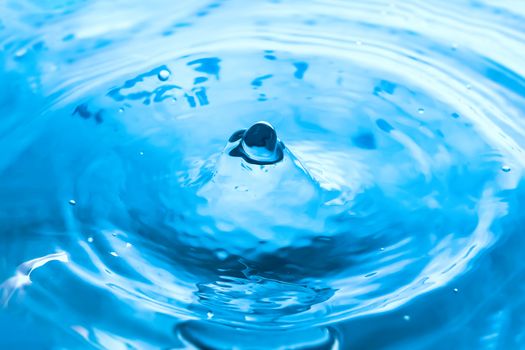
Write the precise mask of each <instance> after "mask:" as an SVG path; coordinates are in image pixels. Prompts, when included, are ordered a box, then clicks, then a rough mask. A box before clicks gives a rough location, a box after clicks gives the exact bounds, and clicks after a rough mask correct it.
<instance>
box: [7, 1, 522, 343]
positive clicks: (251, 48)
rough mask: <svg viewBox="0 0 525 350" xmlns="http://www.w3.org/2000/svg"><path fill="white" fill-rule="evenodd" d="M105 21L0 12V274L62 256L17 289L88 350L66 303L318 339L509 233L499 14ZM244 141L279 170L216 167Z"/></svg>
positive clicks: (196, 15) (513, 146) (503, 25)
mask: <svg viewBox="0 0 525 350" xmlns="http://www.w3.org/2000/svg"><path fill="white" fill-rule="evenodd" d="M121 5H122V4H120V3H119V2H115V3H111V4H109V3H99V2H69V3H67V4H66V3H64V4H62V5H60V4H59V5H53V6H51V5H49V6H48V5H46V4H40V3H38V4H37V3H34V2H31V1H26V2H23V3H22V4H20V5H19V6H5V5H4V7H5V8H3V9H2V11H4V10H5V11H6V12H5V13H7V14H8V16H6V18H8V20H7V21H6V22H5V23H4V22H2V24H3V29H2V32H0V35H1V36H0V38H1V41H0V43H1V44H2V46H3V47H4V48H5V49H6V50H5V52H3V53H1V54H0V57H1V59H2V62H3V65H4V69H3V70H2V71H1V72H0V74H2V79H1V80H0V81H1V83H0V89H1V90H3V91H5V92H9V94H2V95H3V96H13V98H14V99H12V100H11V99H10V98H9V97H5V101H4V103H3V104H2V106H4V107H1V108H2V109H4V111H5V113H4V114H5V115H6V117H5V118H4V120H3V121H2V122H1V124H0V133H1V134H2V135H4V137H2V138H1V139H0V144H1V145H2V146H3V147H2V149H4V150H5V152H6V156H5V157H3V159H1V160H0V171H1V177H2V182H3V184H4V186H2V187H1V188H0V195H1V196H2V198H9V199H10V200H9V201H8V203H7V202H6V203H4V204H2V209H3V210H2V214H1V216H0V219H1V220H2V222H3V225H4V226H5V227H8V225H9V227H11V229H10V230H9V231H10V232H7V233H6V234H5V235H4V236H3V239H4V240H5V241H6V242H7V243H9V244H10V246H12V247H13V249H15V250H17V251H19V252H20V254H19V255H17V256H16V259H13V261H10V264H15V262H16V263H17V264H18V263H21V262H23V261H26V260H30V259H34V258H36V257H40V256H44V255H46V254H49V253H57V252H58V254H62V253H63V254H65V255H64V256H65V257H67V258H60V259H57V258H56V255H52V256H51V257H52V259H51V260H46V258H45V257H44V258H43V259H44V260H38V261H46V262H47V261H55V260H58V261H59V262H60V264H58V263H51V264H47V263H44V264H45V266H46V268H45V271H46V275H49V276H53V275H55V274H60V276H61V277H60V278H46V277H45V276H44V275H39V276H33V275H36V274H37V271H39V270H40V269H39V270H35V272H33V268H31V269H29V270H27V269H22V270H20V271H22V272H21V273H20V274H18V275H22V276H25V279H26V280H27V279H29V277H30V275H31V278H32V279H38V282H39V283H38V284H37V283H35V282H34V283H33V285H32V286H31V288H28V290H27V292H28V295H27V296H26V298H27V299H25V300H26V301H25V302H28V301H27V300H28V299H29V300H30V304H31V305H33V308H34V310H35V311H36V312H37V313H39V314H44V315H46V314H48V313H49V310H50V308H51V307H52V306H53V305H54V304H55V303H59V304H63V306H62V307H63V311H62V312H63V315H64V317H63V318H62V319H61V322H65V324H62V327H65V328H71V329H73V330H74V331H75V332H76V333H79V334H81V335H83V337H84V338H86V339H87V340H88V341H94V342H99V343H103V340H102V339H104V337H102V336H101V335H100V334H99V335H94V336H93V337H90V336H89V335H86V332H87V331H86V329H95V328H96V329H99V330H100V331H101V332H102V331H103V332H107V333H108V334H119V330H118V329H116V328H115V326H114V325H112V324H107V323H106V322H103V321H100V320H99V321H98V322H95V323H93V320H90V319H89V318H90V316H89V317H88V316H86V310H85V309H84V308H83V307H81V306H79V305H75V303H74V302H73V300H71V297H70V296H68V294H67V291H66V289H63V288H61V287H62V286H64V285H65V284H67V285H68V286H70V287H71V288H74V290H76V291H77V292H78V293H80V294H81V295H85V296H91V297H94V296H97V298H101V299H103V300H106V301H105V302H106V303H107V304H108V305H113V304H114V305H118V306H115V309H116V311H115V313H116V314H118V316H115V319H124V318H125V315H127V314H128V313H129V312H130V310H134V311H137V312H143V313H144V314H148V313H159V314H161V315H167V316H168V317H174V318H176V319H178V320H187V319H201V320H209V319H211V320H212V321H216V322H218V323H222V324H224V325H236V326H240V327H244V328H255V329H266V328H270V329H274V328H279V327H282V328H300V327H306V326H320V325H326V324H330V323H334V322H338V321H342V320H348V319H353V318H356V317H359V316H363V315H374V314H378V313H381V312H385V311H389V310H394V309H396V308H399V307H400V306H401V305H403V304H405V303H407V302H409V301H412V300H414V299H415V298H416V297H418V296H420V295H422V294H423V293H428V292H430V291H432V290H435V289H436V288H439V287H443V286H446V285H448V284H449V283H450V282H451V281H453V280H454V279H456V278H459V277H460V276H462V275H463V274H465V273H467V272H468V271H469V270H470V269H472V268H473V266H475V263H476V261H477V260H478V259H481V258H482V256H483V254H484V252H486V251H487V250H488V248H490V247H492V246H494V245H496V244H497V243H498V242H501V241H503V240H505V239H506V237H508V236H509V235H511V234H512V233H513V232H512V229H510V230H509V223H513V222H516V221H519V220H520V215H519V210H520V207H519V204H518V203H519V202H518V198H519V197H520V196H521V195H522V193H523V188H522V175H523V170H524V165H525V161H524V159H525V158H524V157H523V146H524V143H523V140H524V136H525V127H524V121H523V118H522V116H523V111H524V110H525V99H524V96H525V80H524V76H525V71H524V70H525V68H524V67H523V65H522V64H521V62H522V61H523V54H522V52H523V50H524V49H525V47H524V45H525V32H523V30H522V28H521V27H520V23H522V22H521V21H523V16H524V15H525V10H524V9H520V8H518V7H519V6H515V5H514V4H513V5H512V6H511V7H509V8H505V5H504V4H499V5H495V4H491V3H490V2H489V1H485V2H479V3H477V6H470V5H468V4H467V3H466V2H465V3H461V2H460V3H457V4H442V3H439V2H437V1H430V2H425V3H424V4H423V3H422V2H421V1H403V2H395V1H394V2H392V1H379V0H377V1H367V2H352V3H349V2H347V1H335V0H330V1H328V0H326V1H312V2H309V3H308V4H301V3H299V2H294V1H265V2H257V3H256V2H254V3H244V2H240V1H237V2H235V1H231V2H227V1H224V2H222V1H218V2H207V1H194V2H192V4H191V5H190V4H184V6H183V5H182V4H181V5H173V4H167V3H165V2H163V1H159V3H158V4H157V6H151V4H147V5H145V4H141V3H139V2H136V3H132V4H129V6H128V5H126V8H119V7H120V6H121ZM173 7H177V8H173ZM116 8H119V10H118V11H115V9H116ZM166 8H169V10H170V11H169V13H165V12H164V11H163V9H166ZM466 10H468V11H469V13H470V14H471V15H469V16H468V17H465V16H460V15H459V14H458V13H459V12H461V11H466ZM520 11H521V12H520ZM28 14H30V16H28ZM109 14H112V16H109ZM226 24H227V25H226ZM481 38H483V40H482V39H481ZM260 120H264V121H267V122H269V123H271V124H272V125H273V126H274V127H275V130H276V132H277V135H278V137H279V139H280V140H281V141H282V142H283V144H284V147H285V152H284V157H283V160H282V161H280V162H277V163H275V164H264V165H257V164H249V163H248V162H246V161H245V159H243V158H242V157H231V156H230V155H229V153H228V152H226V151H225V149H228V139H229V137H230V135H231V134H232V133H234V132H235V131H237V130H240V129H246V128H248V127H250V126H251V125H252V124H254V123H256V122H258V121H260ZM33 236H34V237H37V238H26V237H33ZM19 238H23V239H24V240H26V242H27V240H31V239H38V242H40V243H39V245H40V247H41V249H39V250H38V251H40V254H37V252H32V251H31V252H25V251H24V249H25V248H23V247H24V246H25V244H26V243H22V241H18V239H19ZM61 252H62V253H61ZM25 256H27V259H21V257H25ZM60 256H61V257H62V255H60ZM31 261H32V260H31ZM44 264H37V265H38V266H36V267H34V269H36V268H37V267H41V266H44ZM31 266H33V265H31ZM41 270H44V269H41ZM48 271H49V272H48ZM42 274H44V273H43V272H42ZM18 275H16V276H18ZM16 276H15V277H16ZM22 280H23V279H22ZM22 280H20V279H15V280H13V279H8V280H6V282H5V283H4V285H3V289H4V291H6V292H4V293H3V294H2V295H3V298H2V301H3V304H6V305H7V304H9V303H11V302H12V298H13V296H14V295H16V293H15V291H17V290H19V289H20V288H21V286H25V285H26V283H23V282H21V281H22ZM24 288H25V287H24ZM42 295H46V298H45V300H50V302H47V303H44V302H42V300H43V299H42ZM51 301H54V303H52V302H51ZM87 314H88V315H91V312H87ZM44 317H50V318H52V316H44ZM70 323H71V324H70ZM79 323H80V324H82V326H79ZM98 323H100V324H98ZM79 327H80V328H79ZM151 328H152V329H155V328H156V326H152V327H151ZM92 332H93V331H92ZM121 336H122V337H124V338H126V335H121ZM94 339H96V340H94Z"/></svg>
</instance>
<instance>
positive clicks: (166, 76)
mask: <svg viewBox="0 0 525 350" xmlns="http://www.w3.org/2000/svg"><path fill="white" fill-rule="evenodd" d="M157 77H158V78H159V80H160V81H166V80H168V79H169V78H170V71H169V70H167V69H163V70H161V71H160V72H159V74H158V75H157Z"/></svg>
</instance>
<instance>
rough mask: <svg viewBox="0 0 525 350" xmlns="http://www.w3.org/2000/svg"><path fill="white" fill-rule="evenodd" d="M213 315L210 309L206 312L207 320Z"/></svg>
mask: <svg viewBox="0 0 525 350" xmlns="http://www.w3.org/2000/svg"><path fill="white" fill-rule="evenodd" d="M213 316H214V315H213V312H211V311H210V312H208V313H207V314H206V317H208V320H211V319H212V318H213Z"/></svg>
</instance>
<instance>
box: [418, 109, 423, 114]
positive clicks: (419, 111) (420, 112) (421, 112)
mask: <svg viewBox="0 0 525 350" xmlns="http://www.w3.org/2000/svg"><path fill="white" fill-rule="evenodd" d="M417 112H418V113H419V114H423V113H425V110H424V109H423V108H420V109H418V110H417Z"/></svg>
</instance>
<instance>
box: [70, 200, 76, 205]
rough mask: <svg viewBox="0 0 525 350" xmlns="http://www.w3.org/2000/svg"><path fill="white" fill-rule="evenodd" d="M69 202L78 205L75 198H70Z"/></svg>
mask: <svg viewBox="0 0 525 350" xmlns="http://www.w3.org/2000/svg"><path fill="white" fill-rule="evenodd" d="M69 204H70V205H76V204H77V201H76V200H74V199H70V200H69Z"/></svg>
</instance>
